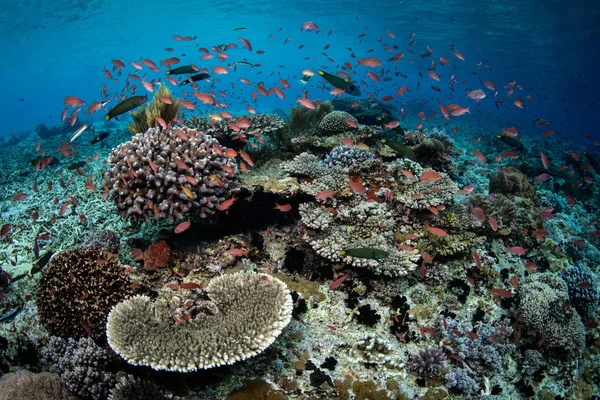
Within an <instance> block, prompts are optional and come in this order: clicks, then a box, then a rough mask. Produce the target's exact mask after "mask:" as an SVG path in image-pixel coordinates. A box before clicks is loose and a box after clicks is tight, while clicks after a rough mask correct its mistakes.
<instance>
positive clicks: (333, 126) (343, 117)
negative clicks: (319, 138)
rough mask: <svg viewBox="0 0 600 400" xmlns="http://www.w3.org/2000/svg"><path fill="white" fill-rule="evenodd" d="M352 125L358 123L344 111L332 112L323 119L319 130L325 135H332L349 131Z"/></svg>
mask: <svg viewBox="0 0 600 400" xmlns="http://www.w3.org/2000/svg"><path fill="white" fill-rule="evenodd" d="M352 124H354V125H356V124H358V121H357V120H356V118H354V117H353V116H352V115H350V114H348V113H347V112H346V111H332V112H330V113H329V114H327V115H325V116H324V117H323V119H322V120H321V122H320V123H319V129H320V130H321V132H323V133H325V134H327V135H334V134H336V133H342V132H345V131H347V130H349V129H351V128H352V126H351V125H352Z"/></svg>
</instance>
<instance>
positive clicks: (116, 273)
mask: <svg viewBox="0 0 600 400" xmlns="http://www.w3.org/2000/svg"><path fill="white" fill-rule="evenodd" d="M124 270H125V267H124V266H123V265H122V264H121V263H120V262H119V261H117V259H116V258H114V257H113V256H111V255H109V254H106V253H102V252H100V251H98V250H95V249H92V248H86V247H80V248H75V249H71V250H65V251H62V252H60V253H58V254H56V255H55V256H54V257H53V258H52V259H51V260H50V262H49V264H48V266H46V267H45V268H44V270H43V271H42V278H41V280H40V283H39V285H38V288H37V308H38V312H39V315H40V319H41V320H42V321H43V322H44V323H45V324H46V325H48V327H49V328H50V330H51V331H52V332H53V333H55V334H57V335H59V336H62V337H74V338H78V337H82V336H92V337H93V338H94V339H98V340H100V341H102V340H103V337H104V330H105V326H106V316H107V315H108V313H109V311H110V309H111V307H112V306H114V305H115V304H117V303H118V302H119V301H121V300H123V299H124V298H126V297H127V296H129V295H131V294H133V289H132V288H131V286H130V285H131V282H130V281H129V280H128V278H127V276H126V274H125V273H124Z"/></svg>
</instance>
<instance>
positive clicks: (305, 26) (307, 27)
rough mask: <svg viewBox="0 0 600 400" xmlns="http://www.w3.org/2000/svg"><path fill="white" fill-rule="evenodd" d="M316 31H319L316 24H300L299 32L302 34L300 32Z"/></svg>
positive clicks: (308, 22)
mask: <svg viewBox="0 0 600 400" xmlns="http://www.w3.org/2000/svg"><path fill="white" fill-rule="evenodd" d="M316 30H319V27H318V26H317V24H315V23H314V22H312V21H305V22H303V23H302V26H301V27H300V32H302V31H307V32H310V31H316Z"/></svg>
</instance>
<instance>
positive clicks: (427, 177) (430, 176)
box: [420, 170, 442, 182]
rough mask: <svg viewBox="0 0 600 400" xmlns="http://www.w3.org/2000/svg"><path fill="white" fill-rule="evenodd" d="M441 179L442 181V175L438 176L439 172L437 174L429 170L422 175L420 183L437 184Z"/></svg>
mask: <svg viewBox="0 0 600 400" xmlns="http://www.w3.org/2000/svg"><path fill="white" fill-rule="evenodd" d="M440 179H442V177H441V176H440V174H438V173H437V172H435V171H433V170H427V171H425V172H423V173H422V174H421V178H420V181H421V182H426V181H433V182H435V181H439V180H440Z"/></svg>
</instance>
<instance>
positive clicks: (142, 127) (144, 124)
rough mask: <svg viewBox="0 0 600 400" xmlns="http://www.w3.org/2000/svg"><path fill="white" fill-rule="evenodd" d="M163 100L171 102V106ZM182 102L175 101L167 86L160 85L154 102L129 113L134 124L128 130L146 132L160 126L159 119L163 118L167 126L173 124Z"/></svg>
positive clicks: (128, 126) (153, 99)
mask: <svg viewBox="0 0 600 400" xmlns="http://www.w3.org/2000/svg"><path fill="white" fill-rule="evenodd" d="M162 98H168V99H170V100H171V104H167V103H165V102H164V101H163V100H161V99H162ZM180 109H181V102H180V101H179V99H174V98H173V95H172V94H171V91H170V90H169V88H168V87H167V85H160V87H159V89H158V91H157V92H155V93H154V97H152V100H151V101H150V102H149V103H148V104H147V105H146V106H144V107H141V108H138V109H137V110H135V111H132V112H131V113H129V114H130V115H131V118H132V119H133V122H132V123H130V124H128V125H127V129H128V130H129V132H131V133H134V134H135V133H140V132H146V131H147V130H148V129H149V128H152V127H155V126H158V125H159V123H158V120H157V118H162V119H163V120H164V121H165V123H166V124H167V125H169V124H171V122H173V120H174V119H175V118H177V114H179V110H180Z"/></svg>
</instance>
